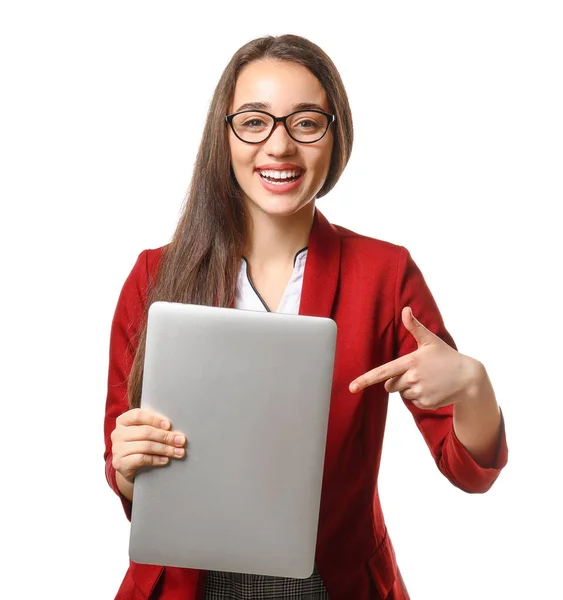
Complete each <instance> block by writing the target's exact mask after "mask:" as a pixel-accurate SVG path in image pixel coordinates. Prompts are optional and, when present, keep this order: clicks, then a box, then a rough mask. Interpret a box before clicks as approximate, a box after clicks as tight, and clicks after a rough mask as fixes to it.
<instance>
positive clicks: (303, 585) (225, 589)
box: [205, 565, 329, 600]
mask: <svg viewBox="0 0 563 600" xmlns="http://www.w3.org/2000/svg"><path fill="white" fill-rule="evenodd" d="M205 600H329V597H328V593H327V591H326V588H325V586H324V583H323V580H322V579H321V576H320V575H319V572H318V571H317V567H316V565H315V570H314V571H313V574H312V575H311V577H308V578H307V579H288V578H286V577H267V576H265V575H248V574H246V573H223V572H220V571H210V572H209V573H208V575H207V583H206V587H205Z"/></svg>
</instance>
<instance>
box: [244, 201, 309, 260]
mask: <svg viewBox="0 0 563 600" xmlns="http://www.w3.org/2000/svg"><path fill="white" fill-rule="evenodd" d="M248 214H249V221H250V226H249V231H248V239H247V242H246V244H245V247H244V255H245V257H246V258H247V259H248V261H249V262H250V263H252V264H254V265H255V266H257V267H260V266H264V265H280V266H281V265H284V264H287V263H288V262H289V263H290V264H291V265H293V259H294V257H295V255H296V254H297V252H299V250H301V249H302V248H305V247H306V246H307V245H308V243H309V234H310V233H311V227H312V226H313V219H314V216H315V203H314V202H310V203H309V204H307V205H306V206H304V207H303V208H302V209H301V210H299V211H298V212H296V213H295V214H293V215H290V216H283V217H279V216H274V215H269V214H268V213H265V212H263V211H261V210H256V208H255V210H252V209H250V210H248Z"/></svg>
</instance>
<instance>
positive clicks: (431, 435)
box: [395, 248, 508, 493]
mask: <svg viewBox="0 0 563 600" xmlns="http://www.w3.org/2000/svg"><path fill="white" fill-rule="evenodd" d="M405 306H410V307H411V308H412V310H413V313H414V315H415V317H416V318H417V319H418V320H419V321H420V322H421V323H422V324H423V325H424V326H425V327H427V328H428V329H429V330H430V331H432V332H433V333H434V334H436V335H437V336H438V337H440V338H441V339H442V340H444V341H445V342H446V343H447V344H449V345H450V346H452V347H453V348H455V349H457V348H456V345H455V342H454V341H453V339H452V337H451V336H450V334H449V333H448V331H447V330H446V328H445V326H444V322H443V320H442V316H441V314H440V311H439V310H438V307H437V305H436V302H435V301H434V298H433V296H432V294H431V292H430V290H429V289H428V286H427V285H426V282H425V281H424V277H423V276H422V273H421V272H420V269H419V268H418V267H417V265H416V264H415V262H414V261H413V259H412V258H411V256H410V254H409V252H408V251H407V250H406V249H405V248H401V254H400V257H399V264H398V273H397V287H396V291H395V331H396V347H395V355H396V357H399V356H403V355H405V354H409V353H410V352H414V351H415V350H416V349H417V343H416V341H415V339H414V338H413V336H412V335H411V334H410V333H409V332H408V331H407V329H406V328H405V326H404V325H403V322H402V319H401V311H402V309H403V308H404V307H405ZM403 402H404V403H405V405H406V406H407V408H408V409H409V410H410V411H411V413H412V415H413V417H414V420H415V422H416V425H417V427H418V429H419V430H420V432H421V433H422V435H423V437H424V440H425V441H426V444H427V445H428V448H429V449H430V452H431V453H432V456H433V457H434V460H435V461H436V464H437V466H438V468H439V469H440V471H441V472H442V473H443V474H444V475H445V476H446V477H447V478H448V479H449V480H450V481H451V482H452V483H453V484H454V485H455V486H457V487H459V488H460V489H462V490H464V491H466V492H473V493H479V492H481V493H482V492H486V491H487V490H488V489H489V488H490V487H491V486H492V484H493V483H494V482H495V480H496V478H497V477H498V475H499V473H500V471H501V469H502V468H503V467H504V466H505V464H506V462H507V459H508V448H507V445H506V435H505V431H504V420H503V421H502V425H501V432H500V435H499V441H498V450H497V454H496V458H495V461H494V462H493V466H492V467H490V468H485V467H482V466H480V465H479V464H478V463H477V462H476V461H475V459H474V458H473V457H472V456H471V455H470V454H469V452H468V451H467V450H466V449H465V447H464V446H463V445H462V443H461V442H460V441H459V440H458V438H457V436H456V435H455V433H454V428H453V406H451V405H450V406H446V407H443V408H440V409H438V410H436V411H431V410H424V409H421V408H418V407H416V406H415V405H414V404H413V403H412V402H410V401H409V400H406V399H404V398H403Z"/></svg>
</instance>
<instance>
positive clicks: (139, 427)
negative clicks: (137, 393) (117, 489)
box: [111, 408, 186, 485]
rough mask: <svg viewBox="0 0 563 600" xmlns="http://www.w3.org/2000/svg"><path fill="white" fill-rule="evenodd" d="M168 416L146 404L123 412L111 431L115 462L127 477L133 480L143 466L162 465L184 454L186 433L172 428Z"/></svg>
mask: <svg viewBox="0 0 563 600" xmlns="http://www.w3.org/2000/svg"><path fill="white" fill-rule="evenodd" d="M170 428H171V424H170V421H168V419H166V418H164V417H161V416H160V415H157V414H155V413H153V412H150V411H148V410H144V409H142V408H133V409H131V410H128V411H127V412H125V413H123V414H122V415H120V416H119V417H118V418H117V419H116V422H115V429H114V430H113V432H112V434H111V443H112V454H113V460H112V464H113V467H114V469H115V470H116V471H117V473H119V474H120V475H121V476H122V477H123V479H124V480H125V481H126V482H127V483H129V484H131V485H132V484H133V480H134V479H135V473H136V472H137V469H138V468H139V467H147V466H152V467H159V466H160V467H162V466H164V465H166V464H167V463H168V462H169V460H170V458H183V457H184V455H185V452H186V451H185V445H186V437H185V435H184V434H182V433H179V432H177V431H170Z"/></svg>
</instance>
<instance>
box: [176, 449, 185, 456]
mask: <svg viewBox="0 0 563 600" xmlns="http://www.w3.org/2000/svg"><path fill="white" fill-rule="evenodd" d="M174 455H175V456H184V449H183V448H174Z"/></svg>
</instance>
